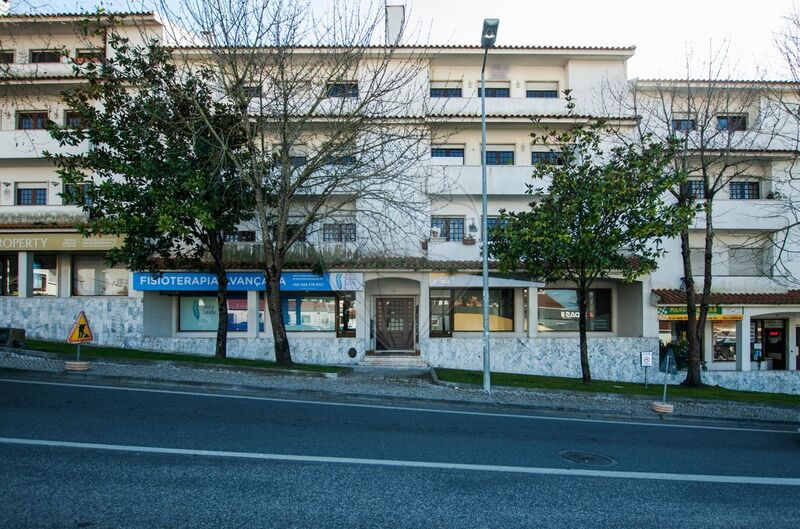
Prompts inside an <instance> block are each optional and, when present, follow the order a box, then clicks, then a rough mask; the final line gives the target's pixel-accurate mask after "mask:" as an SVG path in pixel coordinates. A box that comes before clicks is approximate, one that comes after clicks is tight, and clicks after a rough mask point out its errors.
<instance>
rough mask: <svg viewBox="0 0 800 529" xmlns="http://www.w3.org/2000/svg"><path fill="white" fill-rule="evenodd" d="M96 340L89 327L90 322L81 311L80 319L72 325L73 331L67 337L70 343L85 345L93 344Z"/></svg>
mask: <svg viewBox="0 0 800 529" xmlns="http://www.w3.org/2000/svg"><path fill="white" fill-rule="evenodd" d="M92 339H94V335H93V334H92V329H91V328H90V327H89V320H87V319H86V314H84V313H83V311H81V313H80V314H78V319H77V320H75V323H74V324H73V325H72V330H71V331H70V332H69V337H67V342H68V343H84V342H91V341H92Z"/></svg>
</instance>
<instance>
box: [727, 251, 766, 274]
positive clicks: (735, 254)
mask: <svg viewBox="0 0 800 529" xmlns="http://www.w3.org/2000/svg"><path fill="white" fill-rule="evenodd" d="M769 256H770V252H769V248H764V247H758V248H753V247H734V248H729V250H728V266H729V270H728V274H729V275H732V276H768V275H770V274H769Z"/></svg>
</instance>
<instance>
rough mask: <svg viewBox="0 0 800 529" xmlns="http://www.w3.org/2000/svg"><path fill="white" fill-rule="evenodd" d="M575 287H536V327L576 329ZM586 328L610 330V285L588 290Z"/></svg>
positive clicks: (577, 315) (570, 330) (560, 330)
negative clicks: (537, 316)
mask: <svg viewBox="0 0 800 529" xmlns="http://www.w3.org/2000/svg"><path fill="white" fill-rule="evenodd" d="M579 317H580V311H579V307H578V291H577V290H575V289H551V288H548V289H542V290H539V330H540V331H544V332H547V331H559V332H565V331H569V332H575V331H578V318H579ZM586 330H588V331H610V330H611V289H607V288H601V289H592V290H590V291H589V309H588V312H587V314H586Z"/></svg>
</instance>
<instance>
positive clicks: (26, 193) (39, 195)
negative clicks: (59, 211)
mask: <svg viewBox="0 0 800 529" xmlns="http://www.w3.org/2000/svg"><path fill="white" fill-rule="evenodd" d="M16 198H17V202H16V203H17V205H18V206H45V205H47V182H36V183H19V184H17V197H16Z"/></svg>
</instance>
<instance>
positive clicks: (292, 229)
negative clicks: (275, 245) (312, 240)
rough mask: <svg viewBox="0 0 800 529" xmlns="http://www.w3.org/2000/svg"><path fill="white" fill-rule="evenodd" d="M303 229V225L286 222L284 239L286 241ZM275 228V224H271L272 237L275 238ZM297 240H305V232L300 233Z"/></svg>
mask: <svg viewBox="0 0 800 529" xmlns="http://www.w3.org/2000/svg"><path fill="white" fill-rule="evenodd" d="M302 229H303V226H302V225H300V224H287V225H286V240H287V241H288V240H289V239H291V238H292V237H294V236H295V235H296V234H298V233H300V232H301V230H302ZM275 233H276V229H275V226H272V238H273V239H274V238H275ZM297 240H298V241H299V242H303V241H305V240H306V234H305V233H300V237H298V239H297Z"/></svg>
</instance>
